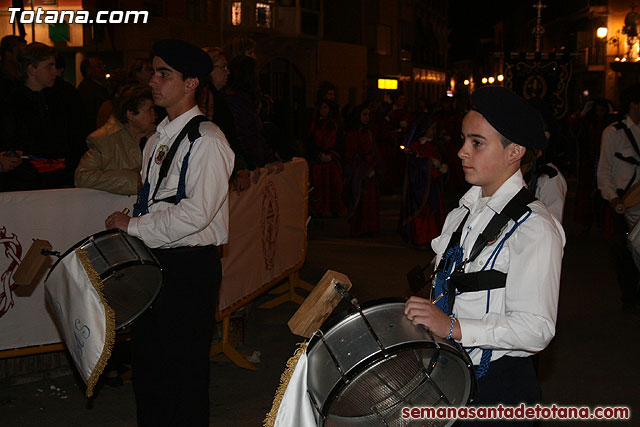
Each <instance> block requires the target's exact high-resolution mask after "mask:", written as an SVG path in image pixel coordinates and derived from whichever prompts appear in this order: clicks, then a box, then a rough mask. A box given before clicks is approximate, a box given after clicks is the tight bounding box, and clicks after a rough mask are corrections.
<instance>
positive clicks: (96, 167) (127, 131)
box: [74, 85, 156, 194]
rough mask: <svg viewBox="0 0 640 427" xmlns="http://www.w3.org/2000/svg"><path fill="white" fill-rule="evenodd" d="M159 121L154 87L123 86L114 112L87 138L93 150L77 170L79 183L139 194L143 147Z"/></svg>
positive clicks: (90, 186) (79, 185) (122, 192)
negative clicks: (153, 92) (152, 89)
mask: <svg viewBox="0 0 640 427" xmlns="http://www.w3.org/2000/svg"><path fill="white" fill-rule="evenodd" d="M155 120H156V113H155V109H154V105H153V99H152V98H151V88H150V87H149V86H142V85H132V86H125V87H123V88H122V89H121V90H120V92H119V93H118V95H117V96H116V99H115V103H114V111H113V115H112V116H111V117H110V118H109V120H108V121H107V123H105V125H104V126H102V127H101V128H99V129H97V130H96V131H95V132H93V133H92V134H91V135H89V136H88V137H87V145H88V146H89V150H88V151H87V152H86V153H85V155H84V156H83V157H82V159H81V160H80V163H79V164H78V168H77V169H76V172H75V176H74V183H75V186H76V187H87V188H95V189H97V190H103V191H108V192H110V193H115V194H136V193H137V192H138V188H139V187H140V186H141V185H142V183H141V182H140V167H141V166H142V152H141V149H140V146H141V144H142V143H143V142H144V141H146V138H147V137H149V136H150V135H152V134H153V133H154V132H155V128H156V125H155Z"/></svg>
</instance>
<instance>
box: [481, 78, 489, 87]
mask: <svg viewBox="0 0 640 427" xmlns="http://www.w3.org/2000/svg"><path fill="white" fill-rule="evenodd" d="M487 81H488V80H487V78H486V77H483V78H482V84H485V85H486V84H487Z"/></svg>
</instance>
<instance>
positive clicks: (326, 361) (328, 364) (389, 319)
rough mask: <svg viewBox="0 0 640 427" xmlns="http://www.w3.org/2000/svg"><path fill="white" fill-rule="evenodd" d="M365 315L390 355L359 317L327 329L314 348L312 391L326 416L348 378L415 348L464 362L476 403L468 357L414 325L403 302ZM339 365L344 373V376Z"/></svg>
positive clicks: (311, 352) (310, 374) (311, 350)
mask: <svg viewBox="0 0 640 427" xmlns="http://www.w3.org/2000/svg"><path fill="white" fill-rule="evenodd" d="M363 313H364V314H365V316H366V318H367V320H368V321H369V323H370V324H371V326H372V328H373V330H374V331H375V334H376V335H377V337H378V338H379V339H380V342H381V343H382V345H383V347H384V348H385V352H383V351H382V350H381V349H380V346H379V345H378V344H377V342H376V340H375V338H374V336H373V335H372V334H371V333H370V332H369V329H368V326H367V325H366V322H365V321H364V320H363V319H362V316H361V315H360V314H359V313H357V312H355V313H351V314H349V315H347V316H345V317H344V318H342V319H340V320H339V321H337V322H334V324H332V325H330V326H327V327H323V328H322V329H321V332H319V333H318V335H317V336H314V338H313V339H312V340H311V342H310V343H309V346H308V349H307V356H308V364H309V365H308V366H309V369H308V374H307V386H308V391H309V394H310V395H311V397H312V399H313V401H314V402H315V403H316V404H317V406H318V409H319V410H320V411H321V412H322V413H323V415H326V414H327V411H328V409H329V406H330V404H331V401H332V399H333V398H334V397H335V396H336V395H337V394H338V393H340V390H341V389H342V388H343V387H344V386H345V383H346V382H345V378H346V379H349V380H350V379H352V378H353V377H354V376H356V375H358V374H359V373H361V372H362V371H363V370H365V369H367V367H368V366H371V365H373V364H376V363H379V362H380V361H381V360H384V359H385V358H389V357H395V354H397V353H398V352H401V351H405V350H407V349H411V348H425V347H426V348H430V349H435V348H436V347H439V348H440V351H441V352H445V353H450V355H451V356H452V357H453V358H456V359H459V360H460V363H459V365H460V366H459V368H462V369H466V370H467V372H468V373H465V375H466V377H467V381H468V389H467V390H464V391H463V393H462V394H464V395H466V396H468V397H469V398H471V397H473V394H474V392H475V376H474V374H473V368H472V363H471V361H470V359H469V357H468V355H467V354H466V352H464V350H462V348H461V347H460V346H459V345H457V344H456V343H454V342H452V341H448V340H445V339H442V338H439V337H435V336H432V335H430V334H429V333H428V332H427V330H426V329H425V328H424V327H422V326H416V325H413V324H412V323H411V321H410V320H409V319H407V317H406V316H405V315H404V303H403V302H397V301H396V302H386V303H382V304H380V303H377V304H376V305H374V306H371V307H368V308H365V309H363ZM320 334H322V335H323V337H324V341H325V342H326V345H325V344H324V343H323V341H322V340H321V339H320V337H319V335H320ZM432 338H433V339H432ZM434 340H435V341H434ZM327 346H328V347H329V349H330V350H329V349H328V348H327ZM430 351H431V352H432V353H433V352H435V350H430ZM385 353H386V355H385ZM334 358H335V361H334ZM336 362H337V365H338V366H340V368H341V369H342V371H343V372H342V375H341V373H340V371H339V369H338V368H337V366H336ZM467 400H468V399H467ZM466 403H467V401H458V402H451V404H452V405H464V404H466Z"/></svg>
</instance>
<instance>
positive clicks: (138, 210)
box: [133, 114, 207, 217]
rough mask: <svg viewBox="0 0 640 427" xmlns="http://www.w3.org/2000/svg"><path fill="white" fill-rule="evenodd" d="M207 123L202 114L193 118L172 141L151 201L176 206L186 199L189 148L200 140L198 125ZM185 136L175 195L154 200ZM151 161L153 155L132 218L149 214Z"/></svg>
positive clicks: (161, 166) (150, 158) (151, 157)
mask: <svg viewBox="0 0 640 427" xmlns="http://www.w3.org/2000/svg"><path fill="white" fill-rule="evenodd" d="M204 121H207V118H206V117H205V116H203V115H202V114H199V115H197V116H195V117H193V118H192V119H191V120H189V122H188V123H187V124H186V125H185V126H184V128H182V130H181V131H180V133H179V134H178V136H177V137H176V138H175V139H174V140H173V144H172V145H171V149H170V150H169V152H168V153H167V155H166V156H165V157H164V159H163V161H162V165H160V173H159V175H158V181H157V182H156V187H155V189H154V191H153V196H152V197H151V200H152V201H153V202H154V203H155V202H167V203H173V204H175V205H177V204H178V203H180V200H182V199H183V198H185V197H186V190H185V188H186V177H187V168H188V167H189V157H190V155H191V148H193V143H194V142H195V141H196V140H197V139H198V138H200V136H201V134H200V123H202V122H204ZM185 136H188V137H189V151H188V152H187V154H186V155H185V156H184V158H183V159H182V167H181V168H180V179H179V181H178V188H177V191H176V195H175V196H172V197H167V198H164V199H161V200H156V194H158V189H159V188H160V183H162V181H163V180H164V178H166V176H167V174H168V173H169V167H171V164H172V163H173V158H174V157H175V155H176V151H178V147H179V146H180V145H182V144H181V143H182V140H183V139H184V138H185ZM152 159H153V153H152V154H151V156H150V157H149V164H148V166H147V177H146V178H145V181H144V185H143V186H142V188H141V189H140V191H138V199H137V201H136V203H135V205H134V209H133V216H134V217H136V216H140V215H143V214H146V213H148V212H149V191H150V189H151V185H150V184H149V169H150V168H151V160H152Z"/></svg>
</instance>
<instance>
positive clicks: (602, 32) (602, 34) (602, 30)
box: [596, 27, 609, 39]
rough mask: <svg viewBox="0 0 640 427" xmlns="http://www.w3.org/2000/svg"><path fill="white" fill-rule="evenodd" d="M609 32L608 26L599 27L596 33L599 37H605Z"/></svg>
mask: <svg viewBox="0 0 640 427" xmlns="http://www.w3.org/2000/svg"><path fill="white" fill-rule="evenodd" d="M608 32H609V30H607V27H598V29H597V30H596V35H597V36H598V38H599V39H603V38H605V37H607V33H608Z"/></svg>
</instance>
